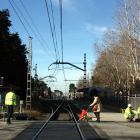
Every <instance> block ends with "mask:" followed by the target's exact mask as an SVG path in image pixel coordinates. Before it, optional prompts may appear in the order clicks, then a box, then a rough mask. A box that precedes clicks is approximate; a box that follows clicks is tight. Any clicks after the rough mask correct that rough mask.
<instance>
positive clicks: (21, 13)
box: [9, 0, 54, 62]
mask: <svg viewBox="0 0 140 140" xmlns="http://www.w3.org/2000/svg"><path fill="white" fill-rule="evenodd" d="M12 1H13V0H12ZM9 2H10V0H9ZM13 3H14V5H15V6H16V8H17V9H18V11H19V12H20V14H21V15H22V17H23V18H24V20H25V21H26V23H27V24H28V26H29V27H30V29H31V30H32V32H33V33H34V35H35V36H36V38H37V39H38V41H39V42H40V44H41V45H42V47H43V48H44V50H45V51H46V49H45V47H44V46H43V44H42V43H41V41H40V40H39V38H38V37H37V35H36V34H35V32H34V30H33V29H32V27H31V26H30V24H29V23H28V22H27V20H26V18H25V17H24V16H23V14H22V13H21V11H20V10H19V8H18V6H17V5H16V4H15V2H14V1H13ZM10 4H11V2H10ZM11 5H12V4H11ZM12 7H13V5H12ZM13 9H14V7H13ZM14 10H15V9H14ZM15 12H16V10H15ZM16 13H17V12H16ZM17 16H18V14H17ZM18 17H19V16H18ZM20 20H21V19H20ZM21 22H22V21H21ZM23 25H24V24H23ZM46 53H47V54H48V52H47V51H46ZM48 56H49V58H50V59H51V60H52V61H53V62H54V60H53V59H52V58H51V57H50V55H49V54H48Z"/></svg>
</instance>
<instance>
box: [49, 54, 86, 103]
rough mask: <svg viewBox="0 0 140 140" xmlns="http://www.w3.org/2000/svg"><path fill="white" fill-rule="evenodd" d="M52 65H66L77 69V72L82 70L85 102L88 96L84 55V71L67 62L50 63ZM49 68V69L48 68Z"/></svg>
mask: <svg viewBox="0 0 140 140" xmlns="http://www.w3.org/2000/svg"><path fill="white" fill-rule="evenodd" d="M53 64H68V65H71V66H73V67H75V68H77V69H79V70H82V71H84V79H83V81H84V82H83V83H84V93H85V94H86V100H87V96H88V93H87V89H86V87H87V81H86V54H84V62H83V64H84V69H82V68H79V67H77V66H75V65H73V64H71V63H69V62H60V61H59V62H54V63H52V64H51V65H53ZM51 65H50V66H51ZM50 66H49V67H50ZM49 67H48V70H50V69H49Z"/></svg>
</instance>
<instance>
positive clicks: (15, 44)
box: [0, 10, 27, 99]
mask: <svg viewBox="0 0 140 140" xmlns="http://www.w3.org/2000/svg"><path fill="white" fill-rule="evenodd" d="M9 16H10V15H9V11H8V10H3V11H0V44H1V45H0V66H1V68H0V76H1V77H4V78H6V81H7V82H8V83H10V84H13V85H17V86H19V87H21V90H20V93H19V94H20V95H21V98H24V99H25V97H26V86H27V67H26V66H27V58H26V54H27V50H26V48H25V45H24V44H22V42H21V39H20V37H19V35H18V33H15V34H11V33H10V31H9V27H10V26H11V21H9Z"/></svg>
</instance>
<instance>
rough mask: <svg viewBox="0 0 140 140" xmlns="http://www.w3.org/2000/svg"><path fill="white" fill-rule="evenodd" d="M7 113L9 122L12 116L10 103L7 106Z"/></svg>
mask: <svg viewBox="0 0 140 140" xmlns="http://www.w3.org/2000/svg"><path fill="white" fill-rule="evenodd" d="M7 109H8V111H7V112H8V114H7V122H8V123H10V118H11V117H12V114H13V106H12V105H10V106H8V108H7Z"/></svg>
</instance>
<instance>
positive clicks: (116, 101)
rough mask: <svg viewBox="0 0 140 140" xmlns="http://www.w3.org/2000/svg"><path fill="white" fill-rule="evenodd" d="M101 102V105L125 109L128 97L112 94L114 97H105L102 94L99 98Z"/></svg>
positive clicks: (105, 95)
mask: <svg viewBox="0 0 140 140" xmlns="http://www.w3.org/2000/svg"><path fill="white" fill-rule="evenodd" d="M100 99H101V102H102V104H103V105H107V106H111V107H116V108H122V109H125V108H126V107H127V105H128V96H126V95H124V94H123V95H120V94H116V95H115V94H114V95H107V94H104V95H102V96H100Z"/></svg>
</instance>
